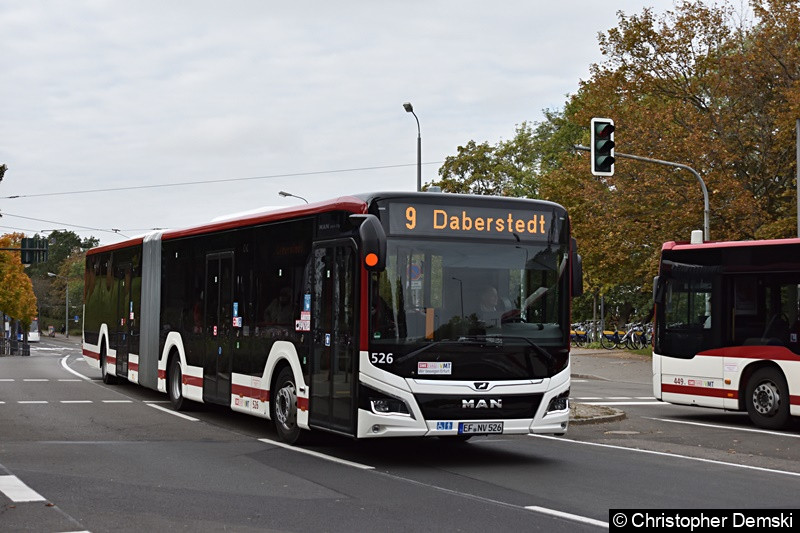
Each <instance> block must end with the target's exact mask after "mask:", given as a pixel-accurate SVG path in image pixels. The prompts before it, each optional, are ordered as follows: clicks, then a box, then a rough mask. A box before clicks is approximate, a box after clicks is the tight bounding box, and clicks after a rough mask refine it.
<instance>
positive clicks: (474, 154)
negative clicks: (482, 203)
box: [432, 122, 539, 196]
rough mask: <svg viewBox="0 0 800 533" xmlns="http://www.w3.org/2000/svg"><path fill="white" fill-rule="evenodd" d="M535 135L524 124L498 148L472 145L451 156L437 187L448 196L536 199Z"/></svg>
mask: <svg viewBox="0 0 800 533" xmlns="http://www.w3.org/2000/svg"><path fill="white" fill-rule="evenodd" d="M533 137H534V131H533V130H532V128H531V125H530V124H528V123H527V122H523V123H522V124H521V125H519V126H517V128H516V132H515V135H514V137H513V138H511V139H510V140H507V141H503V140H501V141H500V142H498V143H497V145H495V146H491V145H490V144H489V143H488V142H485V141H484V142H482V143H480V144H478V143H476V142H475V141H472V140H471V141H469V142H467V144H466V145H465V146H459V147H458V154H457V155H455V156H448V157H447V158H446V159H445V162H444V164H443V165H442V166H441V168H440V169H439V176H440V177H441V179H440V180H439V181H436V182H433V183H432V185H438V186H439V187H441V188H442V190H443V191H446V192H457V193H468V194H490V195H498V196H536V195H537V194H538V190H539V183H538V175H539V174H538V166H539V161H538V159H537V157H536V152H535V151H534V150H531V145H532V144H533V142H534V141H533Z"/></svg>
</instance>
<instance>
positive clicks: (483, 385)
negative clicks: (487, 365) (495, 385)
mask: <svg viewBox="0 0 800 533" xmlns="http://www.w3.org/2000/svg"><path fill="white" fill-rule="evenodd" d="M488 388H489V382H488V381H476V382H475V389H476V390H487V389H488Z"/></svg>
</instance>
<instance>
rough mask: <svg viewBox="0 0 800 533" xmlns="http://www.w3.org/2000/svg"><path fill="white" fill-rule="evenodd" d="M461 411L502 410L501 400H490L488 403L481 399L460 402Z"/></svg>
mask: <svg viewBox="0 0 800 533" xmlns="http://www.w3.org/2000/svg"><path fill="white" fill-rule="evenodd" d="M461 408H462V409H502V408H503V399H502V398H498V399H496V400H494V399H490V400H489V401H488V402H487V401H486V400H484V399H483V398H481V399H480V400H477V401H475V400H461Z"/></svg>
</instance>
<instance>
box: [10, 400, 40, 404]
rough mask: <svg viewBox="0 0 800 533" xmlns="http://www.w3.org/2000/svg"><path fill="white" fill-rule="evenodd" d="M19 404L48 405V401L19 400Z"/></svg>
mask: <svg viewBox="0 0 800 533" xmlns="http://www.w3.org/2000/svg"><path fill="white" fill-rule="evenodd" d="M17 403H21V404H32V403H47V400H19V401H18V402H17Z"/></svg>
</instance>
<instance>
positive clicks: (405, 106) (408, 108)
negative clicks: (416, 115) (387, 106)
mask: <svg viewBox="0 0 800 533" xmlns="http://www.w3.org/2000/svg"><path fill="white" fill-rule="evenodd" d="M403 109H405V110H406V113H413V112H414V106H412V105H411V102H406V103H405V104H403Z"/></svg>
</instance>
